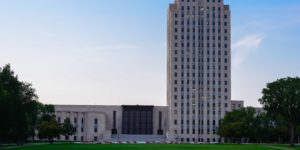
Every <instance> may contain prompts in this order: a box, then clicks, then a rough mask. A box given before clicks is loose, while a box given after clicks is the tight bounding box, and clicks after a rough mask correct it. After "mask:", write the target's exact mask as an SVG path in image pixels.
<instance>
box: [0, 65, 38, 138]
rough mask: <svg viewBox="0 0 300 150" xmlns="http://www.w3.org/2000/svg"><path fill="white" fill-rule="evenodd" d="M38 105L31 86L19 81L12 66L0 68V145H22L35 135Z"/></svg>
mask: <svg viewBox="0 0 300 150" xmlns="http://www.w3.org/2000/svg"><path fill="white" fill-rule="evenodd" d="M38 105H39V103H38V96H37V95H36V94H35V89H34V88H32V85H31V84H29V83H26V82H21V81H19V79H18V76H16V75H15V74H14V72H13V71H12V70H11V67H10V65H5V66H4V67H3V68H0V119H1V121H0V143H3V142H17V143H18V144H22V143H23V142H24V141H25V140H26V139H27V138H28V137H29V136H32V135H34V128H35V125H36V122H37V115H38Z"/></svg>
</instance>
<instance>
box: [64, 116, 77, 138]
mask: <svg viewBox="0 0 300 150" xmlns="http://www.w3.org/2000/svg"><path fill="white" fill-rule="evenodd" d="M61 133H62V134H63V135H64V136H71V135H74V134H75V133H76V127H74V126H73V125H72V124H71V121H70V119H69V118H67V119H65V121H64V123H63V125H62V132H61Z"/></svg>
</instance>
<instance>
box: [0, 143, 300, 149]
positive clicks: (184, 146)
mask: <svg viewBox="0 0 300 150" xmlns="http://www.w3.org/2000/svg"><path fill="white" fill-rule="evenodd" d="M0 149H1V148H0ZM4 149H9V150H300V147H294V148H290V147H288V146H284V145H281V146H278V145H274V146H267V145H234V144H232V145H222V144H213V145H206V144H202V145H195V144H181V145H176V144H173V145H130V144H126V145H125V144H115V145H113V144H112V145H94V144H89V145H84V144H54V145H48V144H46V145H33V146H23V147H17V148H12V147H10V148H4Z"/></svg>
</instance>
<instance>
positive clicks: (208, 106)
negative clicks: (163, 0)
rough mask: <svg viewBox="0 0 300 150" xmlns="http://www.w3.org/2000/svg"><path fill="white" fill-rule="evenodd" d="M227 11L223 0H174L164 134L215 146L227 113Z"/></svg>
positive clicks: (169, 33) (171, 16) (169, 21)
mask: <svg viewBox="0 0 300 150" xmlns="http://www.w3.org/2000/svg"><path fill="white" fill-rule="evenodd" d="M230 35H231V34H230V9H229V6H228V5H224V2H223V0H176V1H175V3H174V4H171V5H170V6H169V14H168V85H167V90H168V91H167V101H168V102H167V103H168V106H169V111H170V118H169V120H170V136H169V138H171V139H172V140H175V141H185V142H190V141H199V142H218V141H220V140H221V139H220V137H219V136H218V135H217V134H216V130H217V128H218V126H219V120H220V119H221V118H223V117H224V115H225V113H226V112H228V111H230V110H231V108H230V107H231V104H230V100H231V57H230V55H231V54H230V53H231V46H230V39H231V37H230Z"/></svg>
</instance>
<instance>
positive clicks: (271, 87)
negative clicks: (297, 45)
mask: <svg viewBox="0 0 300 150" xmlns="http://www.w3.org/2000/svg"><path fill="white" fill-rule="evenodd" d="M262 94H263V96H262V98H261V99H259V102H260V103H261V104H262V105H263V106H264V109H265V110H266V111H267V113H268V114H269V115H270V116H272V117H274V118H277V117H280V118H282V119H283V120H284V121H285V122H286V123H287V127H288V128H289V133H290V140H289V141H290V145H291V146H294V140H295V129H296V127H297V125H299V121H300V117H299V116H298V115H299V114H300V78H298V77H296V78H290V77H288V78H283V79H279V80H277V81H275V82H272V83H268V84H267V87H266V88H264V89H263V91H262Z"/></svg>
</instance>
